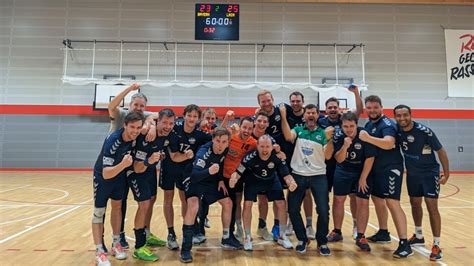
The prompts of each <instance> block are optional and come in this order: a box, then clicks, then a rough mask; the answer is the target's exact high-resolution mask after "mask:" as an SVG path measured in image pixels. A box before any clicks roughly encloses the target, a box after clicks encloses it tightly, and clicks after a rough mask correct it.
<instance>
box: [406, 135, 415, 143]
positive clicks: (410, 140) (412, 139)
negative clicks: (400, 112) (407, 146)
mask: <svg viewBox="0 0 474 266" xmlns="http://www.w3.org/2000/svg"><path fill="white" fill-rule="evenodd" d="M407 140H408V142H414V141H415V137H413V136H412V135H408V137H407Z"/></svg>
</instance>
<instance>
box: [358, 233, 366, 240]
mask: <svg viewBox="0 0 474 266" xmlns="http://www.w3.org/2000/svg"><path fill="white" fill-rule="evenodd" d="M363 237H365V235H364V234H363V233H357V239H361V238H363Z"/></svg>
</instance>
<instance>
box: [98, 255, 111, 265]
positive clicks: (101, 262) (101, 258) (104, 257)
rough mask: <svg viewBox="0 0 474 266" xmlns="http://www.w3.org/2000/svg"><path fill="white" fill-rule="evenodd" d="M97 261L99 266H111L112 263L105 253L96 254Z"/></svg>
mask: <svg viewBox="0 0 474 266" xmlns="http://www.w3.org/2000/svg"><path fill="white" fill-rule="evenodd" d="M95 260H96V262H97V266H110V261H109V259H108V258H107V254H105V252H103V251H100V252H97V253H96V255H95Z"/></svg>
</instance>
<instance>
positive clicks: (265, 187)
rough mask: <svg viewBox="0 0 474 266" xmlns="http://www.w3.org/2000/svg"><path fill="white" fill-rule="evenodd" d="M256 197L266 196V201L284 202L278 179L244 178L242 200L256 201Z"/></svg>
mask: <svg viewBox="0 0 474 266" xmlns="http://www.w3.org/2000/svg"><path fill="white" fill-rule="evenodd" d="M257 195H266V196H267V198H268V201H274V200H285V195H284V194H283V187H282V185H281V182H280V179H279V178H278V177H277V176H275V178H273V179H271V180H259V179H257V178H256V177H253V176H246V177H244V200H245V201H253V202H256V201H257Z"/></svg>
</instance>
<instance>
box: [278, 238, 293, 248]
mask: <svg viewBox="0 0 474 266" xmlns="http://www.w3.org/2000/svg"><path fill="white" fill-rule="evenodd" d="M278 245H280V246H282V247H284V248H286V249H292V248H293V243H291V241H290V240H289V239H288V237H287V236H283V237H281V236H280V237H279V238H278Z"/></svg>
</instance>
